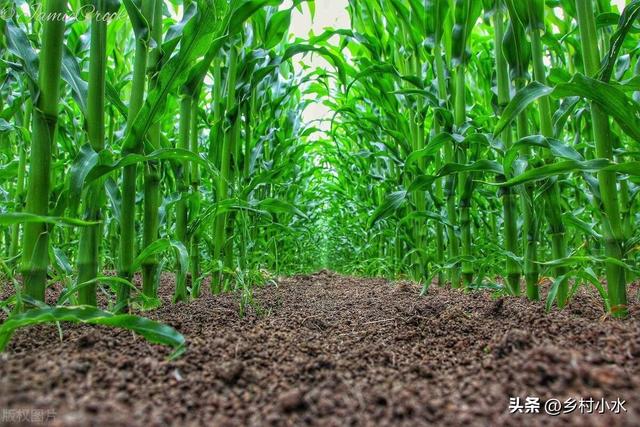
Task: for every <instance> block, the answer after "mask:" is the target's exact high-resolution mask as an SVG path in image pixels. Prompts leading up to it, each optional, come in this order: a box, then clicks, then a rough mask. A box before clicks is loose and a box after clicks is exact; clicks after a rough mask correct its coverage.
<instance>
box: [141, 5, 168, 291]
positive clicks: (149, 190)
mask: <svg viewBox="0 0 640 427" xmlns="http://www.w3.org/2000/svg"><path fill="white" fill-rule="evenodd" d="M155 2H156V4H155V7H154V10H153V23H152V24H151V37H152V38H153V40H154V41H155V42H156V45H157V46H160V45H161V44H162V4H163V3H162V0H155ZM160 60H161V54H160V50H159V48H156V49H153V50H152V51H151V52H150V54H149V66H150V67H149V72H150V74H151V75H150V78H149V88H150V89H152V88H154V87H155V86H156V85H157V84H158V82H157V80H158V72H159V71H160V70H159V67H160ZM161 136H162V130H161V127H160V123H154V124H153V125H152V126H151V128H150V129H149V139H150V141H151V143H152V144H153V146H155V147H159V146H160V139H161ZM161 202H162V196H161V193H160V164H159V163H158V162H148V163H147V164H145V165H144V206H143V208H144V214H143V232H142V246H143V247H144V248H146V247H148V246H149V245H151V244H152V243H153V242H155V241H156V240H157V239H158V231H159V230H158V227H159V225H160V219H159V215H158V212H159V210H160V204H161ZM159 274H160V271H159V269H158V257H157V256H156V255H152V256H150V257H148V258H147V259H146V260H145V261H144V262H143V264H142V293H143V294H144V295H145V296H146V297H149V298H156V297H157V296H158V284H159V278H160V277H159Z"/></svg>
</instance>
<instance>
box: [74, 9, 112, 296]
mask: <svg viewBox="0 0 640 427" xmlns="http://www.w3.org/2000/svg"><path fill="white" fill-rule="evenodd" d="M96 6H97V7H96V13H95V14H94V16H93V18H92V20H91V49H90V57H89V94H88V100H87V101H88V107H87V132H88V134H89V143H90V144H91V148H93V150H94V151H95V152H96V153H100V152H101V151H102V150H103V149H104V138H105V116H104V103H105V78H106V64H107V23H106V21H104V20H103V19H101V18H98V17H99V16H100V14H104V13H105V12H106V10H107V9H106V1H105V0H99V1H98V2H97V3H96ZM103 205H104V182H103V180H97V181H96V182H94V183H92V184H91V185H90V186H89V188H88V189H87V193H86V197H85V213H84V219H85V220H87V221H96V222H100V220H101V217H102V207H103ZM101 240H102V224H101V223H98V224H96V225H92V226H90V227H84V228H83V229H82V230H81V231H80V243H79V245H78V284H80V283H85V282H88V281H91V280H93V279H95V278H96V277H97V275H98V269H99V259H100V241H101ZM96 286H97V284H96V283H94V284H92V285H88V286H84V287H82V288H80V290H78V302H79V303H80V304H87V305H92V306H95V305H96Z"/></svg>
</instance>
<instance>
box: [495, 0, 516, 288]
mask: <svg viewBox="0 0 640 427" xmlns="http://www.w3.org/2000/svg"><path fill="white" fill-rule="evenodd" d="M493 22H494V34H495V43H494V44H495V55H496V78H497V87H498V104H499V108H500V111H502V110H503V109H504V107H505V106H506V105H507V104H508V103H509V98H510V89H509V74H508V68H507V61H506V59H505V57H504V55H503V52H502V40H503V38H504V17H503V12H502V10H500V9H499V8H498V10H496V13H495V15H494V17H493ZM502 141H503V143H504V144H505V149H509V148H510V147H511V145H512V142H513V141H512V130H511V128H510V127H509V128H507V129H505V130H504V131H503V132H502ZM505 173H506V174H507V176H510V174H511V171H505ZM502 206H503V218H504V220H503V223H504V230H503V233H504V248H505V250H506V251H508V252H511V253H512V254H514V255H517V254H518V224H517V221H518V211H517V206H516V194H515V193H514V191H513V190H512V189H511V188H505V189H503V192H502ZM506 272H507V285H508V286H509V288H510V289H511V292H512V293H513V294H514V295H520V277H521V274H522V272H521V270H520V266H519V265H518V263H517V262H516V261H515V260H514V259H513V258H512V257H507V263H506Z"/></svg>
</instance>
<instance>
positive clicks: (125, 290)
mask: <svg viewBox="0 0 640 427" xmlns="http://www.w3.org/2000/svg"><path fill="white" fill-rule="evenodd" d="M154 5H155V2H153V1H144V2H142V14H143V15H144V17H145V18H146V19H147V21H150V20H151V19H152V17H153V9H154ZM148 53H149V46H148V42H147V41H146V40H144V39H142V38H138V39H137V40H136V52H135V57H134V63H133V80H132V83H131V98H130V100H129V112H128V115H127V127H126V132H127V133H128V132H130V130H131V127H132V126H133V122H134V120H135V118H136V116H137V115H138V112H139V111H140V108H141V107H142V104H143V102H144V92H145V83H146V71H147V57H148ZM142 148H143V141H142V139H140V140H138V141H135V147H133V148H132V149H131V152H134V153H139V152H140V151H142ZM123 154H129V153H128V152H126V153H123ZM137 173H138V167H137V164H133V165H129V166H125V167H124V169H123V170H122V210H121V218H120V268H119V275H120V277H122V278H123V279H126V280H131V279H132V278H133V274H134V271H133V261H134V258H135V243H136V235H135V213H136V206H135V205H136V179H137ZM129 293H130V289H129V287H128V286H125V285H121V286H120V287H119V288H118V299H117V302H118V305H119V306H120V307H121V308H122V310H126V307H127V304H128V300H129Z"/></svg>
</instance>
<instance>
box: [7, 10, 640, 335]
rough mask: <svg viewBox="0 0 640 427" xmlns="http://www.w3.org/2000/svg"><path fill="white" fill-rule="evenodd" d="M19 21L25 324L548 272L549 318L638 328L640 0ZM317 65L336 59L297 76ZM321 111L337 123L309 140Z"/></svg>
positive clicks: (16, 274)
mask: <svg viewBox="0 0 640 427" xmlns="http://www.w3.org/2000/svg"><path fill="white" fill-rule="evenodd" d="M4 7H5V9H3V17H4V18H5V19H4V20H3V21H2V24H1V25H2V34H3V37H2V39H1V41H0V52H1V53H0V54H1V55H2V58H3V61H2V63H0V73H1V75H2V86H1V87H0V95H1V96H0V102H1V103H2V104H1V105H0V111H1V116H0V157H1V159H2V166H1V169H0V176H1V177H2V185H1V189H2V192H1V194H0V195H1V198H2V204H1V209H2V214H1V215H0V225H2V231H3V233H2V239H3V258H4V260H3V263H2V266H3V270H4V273H5V275H6V277H7V278H8V279H10V280H11V281H13V282H14V283H15V284H16V289H17V293H16V296H14V297H12V298H10V299H8V300H5V301H4V302H3V303H2V308H3V309H5V310H6V311H7V312H9V311H10V310H11V309H12V310H13V311H14V312H15V313H16V314H15V316H16V317H14V318H13V319H12V320H13V323H14V324H15V325H21V324H23V323H24V324H29V322H32V323H34V322H35V323H37V322H39V321H44V320H49V321H51V320H74V319H75V321H86V322H89V323H91V322H93V323H100V322H103V323H107V324H114V325H117V324H119V323H118V322H119V321H118V320H117V319H122V322H121V323H120V326H123V327H129V326H131V325H132V324H131V322H134V323H135V321H134V320H135V319H137V318H133V317H126V316H125V317H112V316H113V315H110V314H109V313H107V312H100V311H97V310H96V309H95V308H90V307H92V306H95V305H96V304H97V301H98V298H97V297H98V291H99V290H102V291H104V293H105V295H106V296H107V297H108V299H109V301H110V302H109V307H108V308H109V309H110V310H111V311H115V312H121V311H126V310H127V309H128V307H130V306H131V304H135V305H136V307H139V308H150V307H154V306H157V304H158V303H159V299H158V297H157V293H158V283H159V278H160V273H161V272H162V271H172V272H176V284H175V292H174V300H175V301H180V300H186V299H189V298H192V297H193V298H195V297H197V296H198V295H199V293H200V291H201V286H202V283H203V280H204V279H205V278H211V281H210V283H211V285H210V287H211V290H212V291H213V292H220V291H228V290H238V291H240V292H242V295H243V296H244V298H245V299H246V298H249V299H250V288H251V286H252V285H253V284H255V283H259V282H261V281H264V280H265V279H266V278H267V277H268V276H269V275H271V274H282V273H291V272H295V271H304V270H314V269H318V268H321V267H328V268H332V269H335V270H339V271H343V272H348V273H359V274H368V275H382V276H387V277H397V276H400V275H407V276H410V277H411V278H414V279H417V280H420V281H422V282H423V283H426V284H427V285H428V284H429V283H431V280H432V279H433V278H435V280H436V281H437V283H439V284H441V285H444V284H445V283H449V284H450V285H451V286H453V287H465V288H477V287H490V288H492V289H495V290H497V291H499V292H504V293H508V294H513V295H518V294H520V292H521V288H522V289H524V290H525V292H526V295H527V296H528V297H529V298H531V299H538V298H540V292H539V288H540V283H541V282H542V279H543V278H544V277H550V278H551V279H552V286H550V288H549V291H548V292H547V296H546V298H547V306H548V307H550V306H551V305H552V304H554V303H556V304H557V306H558V307H563V306H564V305H565V304H566V303H567V301H568V299H569V298H570V297H571V295H572V293H573V292H575V289H576V288H577V286H579V285H581V284H588V285H589V286H592V285H593V286H595V287H597V288H598V290H599V291H600V292H601V294H602V296H603V301H604V302H605V305H606V307H607V308H608V310H610V311H611V312H612V314H613V315H615V316H625V315H626V312H627V309H626V304H627V291H626V288H627V284H628V283H630V282H631V281H632V280H633V279H634V278H635V277H636V274H637V268H636V267H635V265H636V263H637V259H638V255H637V251H636V247H637V246H638V239H639V237H640V236H639V235H638V232H637V230H636V229H635V227H634V224H635V222H636V220H637V211H636V209H635V208H636V207H637V200H636V195H637V193H638V175H639V172H638V171H639V170H640V169H639V168H638V166H639V165H640V164H639V163H638V161H637V156H638V154H637V153H638V151H639V150H638V149H637V146H638V142H640V125H639V123H640V104H638V101H639V99H638V98H639V93H640V86H639V84H638V70H639V69H640V65H639V64H640V63H639V61H638V52H639V49H638V48H639V47H640V45H639V44H638V42H639V40H640V39H639V38H638V33H639V31H640V28H639V27H638V26H637V23H636V18H637V17H638V15H639V14H640V2H639V1H637V0H636V1H633V2H630V3H629V4H628V5H627V7H626V8H625V9H624V11H622V12H621V11H618V10H617V8H616V7H615V6H612V5H611V4H610V2H608V1H601V0H598V1H595V0H594V1H592V0H548V1H546V2H544V1H542V0H504V1H490V0H485V1H479V0H478V1H476V0H455V1H452V0H424V1H422V0H357V1H356V0H351V1H349V5H348V11H349V15H350V18H351V28H350V29H332V28H327V29H326V31H325V32H324V33H322V34H313V33H311V34H310V35H309V37H308V39H306V40H301V39H295V40H294V39H293V37H291V36H290V35H289V26H290V23H291V17H292V13H293V12H294V11H296V10H298V11H303V12H304V13H308V14H311V15H313V14H314V13H315V7H316V5H315V2H314V1H312V0H308V1H307V0H294V1H287V2H285V1H283V0H229V1H227V0H198V1H187V0H184V2H182V1H178V0H170V1H164V0H140V1H136V0H122V1H121V2H120V1H118V0H93V1H81V0H70V1H65V0H45V1H44V2H38V1H21V0H15V1H9V2H4ZM6 11H13V12H14V13H5V12H6ZM310 55H315V56H320V57H323V58H324V59H325V60H326V61H327V62H328V64H329V66H328V67H327V68H326V69H323V68H314V67H310V66H308V65H305V63H304V59H303V63H302V66H301V67H300V66H298V65H296V64H297V61H298V59H300V58H308V57H309V56H310ZM318 101H321V102H323V103H324V104H326V105H327V106H329V107H330V108H331V110H332V115H331V117H327V118H325V120H320V121H319V122H311V123H304V120H303V112H304V110H305V108H306V107H307V106H308V105H309V104H310V103H312V102H318ZM110 270H115V271H117V276H112V275H109V274H105V272H107V271H110ZM136 274H140V277H141V279H140V283H138V282H137V281H136V280H134V277H135V275H136ZM601 278H606V286H602V285H601ZM20 282H22V283H23V286H20V285H19V283H20ZM56 282H62V283H63V285H64V287H65V291H64V292H63V294H62V296H61V297H60V299H59V300H58V306H60V307H58V308H57V309H54V308H46V306H43V303H42V302H43V301H44V300H45V290H46V288H47V287H48V286H50V285H52V284H54V283H56ZM521 282H522V283H521ZM65 305H66V306H72V307H75V306H82V307H85V308H84V310H85V311H83V309H81V308H78V309H76V308H72V307H67V308H66V310H67V311H65V309H64V308H62V306H65ZM29 307H31V308H32V311H31V312H27V313H24V314H17V313H19V312H21V311H24V309H26V308H29ZM47 310H48V311H47ZM28 313H31V314H28ZM70 313H71V314H70ZM19 316H22V317H19ZM20 319H22V320H20ZM25 319H26V320H25ZM29 319H31V320H29ZM43 319H44V320H43ZM92 319H93V320H92ZM95 319H98V320H95ZM114 319H116V320H114ZM132 319H134V320H132ZM20 322H23V323H20ZM25 322H26V323H25ZM127 322H129V323H127ZM127 325H129V326H127ZM157 327H158V328H160V327H161V326H160V325H157ZM6 329H7V330H9V329H10V328H8V327H7V328H6ZM157 332H158V333H164V332H166V330H160V329H158V331H157ZM174 338H175V340H174V341H173V344H174V345H175V346H176V347H180V345H181V341H180V339H179V337H174ZM0 339H1V337H0ZM165 343H166V342H165Z"/></svg>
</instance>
